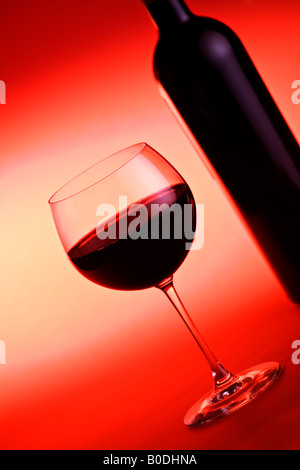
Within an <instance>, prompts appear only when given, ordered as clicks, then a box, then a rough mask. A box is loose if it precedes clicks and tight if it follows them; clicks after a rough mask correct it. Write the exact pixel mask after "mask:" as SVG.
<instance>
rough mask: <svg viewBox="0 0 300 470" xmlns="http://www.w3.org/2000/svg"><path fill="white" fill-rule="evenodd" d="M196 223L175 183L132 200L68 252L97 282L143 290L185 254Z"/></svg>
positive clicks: (186, 194)
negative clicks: (138, 199)
mask: <svg viewBox="0 0 300 470" xmlns="http://www.w3.org/2000/svg"><path fill="white" fill-rule="evenodd" d="M137 208H140V209H139V210H138V211H136V209H137ZM195 223H196V213H195V202H194V199H193V196H192V193H191V191H190V189H189V188H188V186H187V185H186V184H178V185H176V186H173V187H170V188H167V189H164V190H162V191H160V192H159V193H156V194H154V195H152V196H150V197H148V198H147V199H144V200H142V201H137V205H136V206H135V207H134V206H132V205H131V206H130V207H129V208H127V210H124V211H122V212H121V213H119V214H117V215H116V217H114V218H112V219H110V220H109V221H108V222H107V223H105V225H103V226H102V227H101V226H99V227H98V228H97V229H96V228H95V229H94V230H93V231H92V232H91V233H89V234H88V235H87V236H85V237H84V238H83V239H82V240H80V242H79V243H77V244H76V246H74V247H73V248H72V249H71V250H70V251H69V252H68V255H69V257H70V259H71V261H72V263H73V264H74V265H75V266H76V268H77V269H78V270H79V272H80V273H81V274H83V275H84V276H85V277H86V278H88V279H89V280H91V281H93V282H95V283H97V284H100V285H102V286H105V287H109V288H112V289H120V290H138V289H145V288H148V287H152V286H155V285H157V284H158V283H160V282H161V281H163V280H164V279H166V278H168V277H169V276H171V275H172V274H173V273H174V272H175V271H176V270H177V269H178V267H179V266H180V265H181V263H182V262H183V261H184V259H185V257H186V256H187V254H188V246H189V244H190V243H191V242H192V239H193V238H191V234H192V232H194V231H195ZM101 238H102V239H101Z"/></svg>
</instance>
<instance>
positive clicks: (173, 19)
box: [143, 0, 192, 30]
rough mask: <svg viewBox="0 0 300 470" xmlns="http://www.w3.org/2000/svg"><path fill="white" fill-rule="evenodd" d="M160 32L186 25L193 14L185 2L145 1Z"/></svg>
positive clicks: (178, 0) (179, 0)
mask: <svg viewBox="0 0 300 470" xmlns="http://www.w3.org/2000/svg"><path fill="white" fill-rule="evenodd" d="M143 3H144V4H145V6H146V8H147V9H148V11H149V13H150V15H151V16H152V18H153V20H154V22H155V24H156V26H157V27H158V28H159V30H165V29H169V28H170V27H173V26H176V25H178V24H182V23H186V22H187V21H188V20H189V19H190V18H191V17H192V13H191V12H190V10H189V9H188V7H187V6H186V4H185V3H184V1H183V0H143Z"/></svg>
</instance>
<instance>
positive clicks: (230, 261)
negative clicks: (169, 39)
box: [0, 0, 300, 450]
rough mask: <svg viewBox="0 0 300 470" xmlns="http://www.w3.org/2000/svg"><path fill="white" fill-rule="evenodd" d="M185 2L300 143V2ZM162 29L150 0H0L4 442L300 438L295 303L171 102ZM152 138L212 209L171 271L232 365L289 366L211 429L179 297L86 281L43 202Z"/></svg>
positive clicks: (204, 442) (213, 443) (126, 445)
mask: <svg viewBox="0 0 300 470" xmlns="http://www.w3.org/2000/svg"><path fill="white" fill-rule="evenodd" d="M3 3H4V4H3ZM187 3H188V5H189V6H190V8H191V9H192V11H194V12H195V13H198V14H202V15H207V16H213V17H215V18H217V19H219V20H222V21H224V22H226V23H227V24H228V25H229V26H231V27H232V28H233V29H234V30H235V31H236V32H237V33H238V34H239V36H240V37H241V39H242V41H243V42H244V44H245V45H246V48H247V49H248V52H249V53H250V55H251V57H252V58H253V60H254V62H255V64H256V65H257V67H258V69H259V70H260V72H261V74H262V76H263V78H264V80H265V81H266V83H267V85H268V87H269V89H270V91H271V93H272V94H273V96H274V97H275V100H276V101H277V103H278V105H279V107H280V109H281V110H282V112H283V114H284V116H285V117H286V119H287V122H288V123H289V125H290V127H291V129H292V130H293V132H294V134H295V136H296V138H297V139H298V141H299V140H300V105H299V106H297V105H294V104H293V103H292V101H291V95H292V91H293V90H292V88H291V84H292V82H293V81H294V80H297V79H299V78H300V69H299V58H300V52H299V47H298V44H299V23H298V19H299V17H300V4H299V2H298V1H296V0H286V1H274V0H273V1H267V0H244V1H243V0H228V1H226V2H224V1H223V0H215V1H214V2H209V1H204V0H203V1H200V0H190V1H188V2H187ZM156 40H157V32H156V30H155V29H154V27H153V24H152V22H151V20H150V18H149V16H148V14H147V12H146V10H145V7H144V6H143V5H142V2H141V1H139V0H126V1H124V0H115V1H113V2H107V1H99V0H97V1H96V0H87V1H86V2H81V1H80V2H79V1H74V0H73V1H71V0H64V1H63V2H61V1H58V0H54V1H52V2H48V3H46V4H45V3H42V2H38V1H36V0H28V1H27V2H20V1H16V0H15V1H14V0H13V1H10V2H2V4H1V32H0V45H1V48H0V51H1V52H0V65H1V68H0V79H1V80H4V81H5V83H6V86H7V104H6V105H1V107H0V136H1V150H0V152H1V154H0V155H1V160H0V165H1V172H0V191H1V226H0V227H1V228H0V230H1V248H2V252H1V266H2V268H1V271H0V276H1V283H0V286H1V287H0V289H1V292H0V305H1V313H0V322H1V323H0V339H1V340H3V341H5V343H6V348H7V358H6V360H7V364H6V365H1V366H0V383H1V386H0V410H1V411H0V415H1V419H0V448H1V449H148V450H151V449H269V448H270V449H299V448H300V432H299V425H298V423H299V421H300V402H299V392H300V385H299V383H300V382H299V375H300V365H299V366H298V367H297V366H295V365H293V364H292V362H291V355H292V349H291V344H292V342H293V341H294V340H296V339H300V332H299V327H300V311H299V308H297V307H296V306H294V305H292V304H291V303H290V302H289V301H288V300H287V299H286V296H285V293H284V292H283V290H282V288H281V286H280V285H279V283H278V281H277V279H276V278H275V276H274V274H273V273H272V272H271V270H270V268H269V267H268V265H267V263H266V261H265V260H264V258H263V256H262V254H261V253H260V251H259V250H258V248H257V247H256V245H255V243H254V242H253V240H252V239H251V237H250V236H249V234H248V232H247V230H246V229H245V227H244V224H243V222H242V221H241V220H240V218H239V216H238V215H237V214H236V212H235V210H234V208H233V207H232V206H231V204H230V202H229V201H228V200H227V198H226V197H225V196H224V194H223V192H222V191H221V189H220V188H219V187H218V185H217V184H216V182H215V181H214V180H213V179H212V178H211V176H210V175H209V174H208V172H207V170H206V169H205V167H204V165H203V164H202V162H201V160H200V159H199V158H198V155H197V153H196V152H195V150H194V149H193V147H192V146H191V144H190V142H189V141H188V140H187V138H186V136H185V134H184V133H183V131H182V130H181V128H180V127H179V125H178V123H177V122H176V120H175V119H174V117H173V116H172V114H171V112H170V111H169V109H168V108H167V106H166V105H165V104H164V102H163V101H162V99H161V97H160V95H159V93H158V89H157V84H156V83H155V81H154V77H153V72H152V56H153V51H154V47H155V43H156ZM216 92H217V90H216ZM139 141H146V142H148V143H149V144H150V145H152V146H153V147H154V148H156V149H157V150H158V151H160V152H161V153H162V154H163V155H164V156H165V157H166V158H167V159H168V160H169V161H170V162H171V163H173V164H174V166H175V167H176V168H177V169H178V170H179V171H180V172H181V173H182V175H183V176H184V178H185V179H186V180H187V181H188V182H189V184H190V186H191V188H192V191H193V193H194V195H195V198H196V202H197V203H200V204H205V246H204V248H203V249H202V250H201V251H193V252H191V253H190V254H189V256H188V258H187V260H186V261H185V263H184V264H183V265H182V267H181V268H180V269H179V271H178V272H177V274H176V276H175V283H176V286H177V290H178V291H179V293H180V295H181V296H182V299H183V301H184V302H185V304H186V306H187V308H188V309H189V310H190V312H191V314H192V316H193V318H194V320H195V322H196V323H197V324H198V326H199V328H200V330H201V332H202V333H203V335H204V337H205V338H206V340H207V342H208V343H209V344H210V345H211V347H212V349H213V350H214V351H215V353H216V355H217V356H218V357H220V359H221V361H222V362H223V363H224V365H225V366H227V367H228V368H229V369H232V370H233V371H239V370H240V369H244V368H246V367H248V366H251V365H253V364H255V363H258V362H264V361H269V360H279V361H282V362H283V363H284V364H285V365H286V371H285V374H284V376H283V377H282V378H281V380H280V381H279V382H278V383H277V384H276V386H274V387H273V388H272V389H270V390H269V391H268V392H267V393H266V394H265V395H264V396H263V397H261V398H260V399H259V400H257V401H254V402H253V403H252V404H251V405H249V406H248V407H246V408H244V409H243V410H241V411H239V412H238V413H237V414H236V415H232V416H231V417H228V418H227V419H225V420H223V421H222V422H219V423H217V424H214V425H211V426H209V427H206V428H203V429H196V430H190V429H187V428H186V427H185V426H184V424H183V416H184V414H185V412H186V411H187V409H188V408H189V407H190V406H191V405H192V404H193V403H194V401H196V400H197V399H198V398H199V397H200V395H201V394H202V393H205V392H206V391H207V389H209V388H210V387H211V385H212V384H211V378H210V371H209V368H208V366H207V365H206V363H205V361H204V359H203V357H202V355H201V353H200V351H198V349H197V346H196V344H194V342H193V340H192V338H191V337H190V335H189V333H188V331H187V330H186V328H185V327H184V325H183V323H182V321H181V320H180V319H179V317H178V316H177V315H176V313H175V311H173V309H172V307H171V305H169V303H168V302H167V300H166V299H165V298H164V297H163V295H162V294H161V293H160V292H158V291H157V290H155V289H150V290H147V291H141V292H117V291H111V290H106V289H104V288H101V287H98V286H96V285H94V284H92V283H90V282H88V281H87V280H86V279H84V278H83V277H81V276H80V275H79V274H78V273H77V272H76V271H75V270H74V268H73V267H72V266H71V264H70V263H69V262H68V260H67V258H66V256H65V254H64V252H63V250H62V248H61V246H60V244H59V241H58V238H57V235H56V233H55V230H54V226H53V223H52V220H51V216H50V211H49V208H48V206H47V201H48V199H49V197H50V196H51V194H52V193H53V192H54V191H55V190H56V189H58V188H59V187H60V186H61V185H62V184H63V183H65V181H66V180H68V179H69V178H70V177H72V176H74V175H75V174H77V173H78V172H79V171H81V170H83V169H85V168H86V167H87V166H89V165H90V164H92V163H95V162H96V161H97V160H99V159H100V158H102V157H105V156H107V155H109V154H111V153H113V152H115V151H117V150H119V149H120V148H123V147H125V146H127V145H130V144H133V143H135V142H139Z"/></svg>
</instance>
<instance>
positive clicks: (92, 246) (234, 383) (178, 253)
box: [49, 143, 282, 426]
mask: <svg viewBox="0 0 300 470" xmlns="http://www.w3.org/2000/svg"><path fill="white" fill-rule="evenodd" d="M120 201H123V205H122V204H121V203H120ZM124 201H126V204H125V206H124ZM49 203H50V207H51V211H52V216H53V220H54V223H55V226H56V229H57V232H58V234H59V237H60V240H61V242H62V245H63V247H64V249H65V251H66V253H67V254H68V257H69V259H70V260H71V262H72V263H73V265H74V266H75V267H76V268H77V270H78V271H79V272H80V273H81V274H82V275H83V276H85V277H86V278H87V279H89V280H91V281H93V282H95V283H96V284H99V285H100V286H105V287H108V288H111V289H121V290H138V289H146V288H150V287H157V288H158V289H160V290H161V291H162V292H164V293H165V294H166V296H167V297H168V299H169V300H170V301H171V303H172V304H173V306H174V307H175V309H176V311H177V312H178V313H179V315H180V317H181V318H182V320H183V321H184V323H185V324H186V326H187V327H188V329H189V331H190V332H191V334H192V336H193V337H194V339H195V340H196V342H197V344H198V346H199V347H200V349H201V351H202V353H203V354H204V356H205V358H206V360H207V362H208V364H209V366H210V368H211V373H212V379H213V390H212V391H211V392H209V393H208V394H207V395H206V396H204V397H202V398H201V399H200V400H199V401H198V402H197V403H196V404H195V405H194V406H193V407H192V408H191V409H190V410H189V411H188V413H187V414H186V416H185V418H184V422H185V424H186V425H188V426H195V425H203V424H208V423H210V422H212V421H214V420H215V419H219V418H221V417H223V416H226V415H228V414H230V413H232V412H234V411H236V410H238V409H239V408H241V407H242V406H244V405H246V404H247V403H249V402H250V401H251V400H252V399H253V398H255V397H256V396H258V395H259V394H261V393H262V392H263V391H264V390H266V388H268V387H269V386H270V385H271V384H273V383H274V382H275V381H276V380H277V378H278V377H279V376H280V373H281V371H282V368H281V365H280V364H279V363H277V362H268V363H264V364H260V365H257V366H255V367H251V368H249V369H247V370H246V371H244V372H242V373H240V374H237V375H236V374H233V373H231V372H229V371H228V370H227V369H225V368H224V367H223V366H222V365H221V364H220V362H219V361H218V360H217V358H216V357H215V356H214V354H213V353H212V351H211V350H210V348H209V347H208V346H207V344H206V342H205V341H204V340H203V338H202V336H201V335H200V333H199V331H198V329H197V327H196V325H195V323H194V322H193V320H192V319H191V317H190V316H189V314H188V312H187V310H186V309H185V307H184V305H183V304H182V302H181V300H180V298H179V296H178V294H177V292H176V290H175V288H174V285H173V275H174V273H175V272H176V271H177V269H178V268H179V267H180V265H181V264H182V262H183V261H184V259H185V258H186V256H187V254H188V252H189V249H190V247H191V243H192V241H193V238H194V235H195V228H196V204H195V201H194V198H193V195H192V192H191V190H190V188H189V186H188V185H187V183H186V181H185V180H184V179H183V178H182V176H181V175H180V174H179V173H178V172H177V171H176V169H175V168H174V167H173V166H172V165H171V164H170V163H169V162H168V161H167V160H166V159H165V158H163V157H162V156H161V155H160V154H159V153H157V152H156V151H155V150H154V149H152V148H151V147H150V146H149V145H147V144H145V143H140V144H136V145H132V146H130V147H128V148H126V149H123V150H121V151H120V152H117V153H116V154H114V155H112V156H111V157H108V158H106V159H104V160H102V161H100V162H98V163H97V164H96V165H94V166H92V167H91V168H89V169H87V170H86V171H84V172H83V173H81V174H80V175H78V176H77V177H75V178H73V179H72V180H71V181H69V182H68V183H67V184H65V185H64V186H63V187H62V188H61V189H60V190H58V191H57V192H56V193H55V194H54V195H53V196H52V197H51V198H50V200H49ZM99 207H100V208H101V209H103V207H105V208H110V209H111V208H115V209H116V210H115V211H114V214H113V215H112V214H111V213H110V212H109V211H107V214H106V215H103V214H104V213H105V211H102V210H101V211H100V212H101V215H102V216H103V218H102V219H101V221H100V222H99V220H97V215H99V211H98V209H99ZM117 208H118V210H117ZM109 214H110V215H109Z"/></svg>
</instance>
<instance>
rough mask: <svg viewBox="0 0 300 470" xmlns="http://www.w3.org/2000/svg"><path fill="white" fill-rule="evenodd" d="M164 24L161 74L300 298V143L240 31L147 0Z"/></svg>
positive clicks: (163, 0)
mask: <svg viewBox="0 0 300 470" xmlns="http://www.w3.org/2000/svg"><path fill="white" fill-rule="evenodd" d="M143 3H144V4H145V6H146V7H147V9H148V11H149V13H150V15H151V17H152V19H153V20H154V22H155V24H156V25H157V27H158V29H159V39H158V43H157V45H156V49H155V53H154V74H155V77H156V79H157V81H158V82H159V84H160V86H161V87H162V88H163V90H164V92H165V93H166V94H167V96H168V99H169V101H170V103H171V106H173V107H174V108H175V109H176V112H177V113H178V115H179V116H180V119H181V121H183V123H184V125H185V127H186V128H187V129H188V130H189V132H190V134H191V136H192V138H193V140H194V141H195V142H196V145H197V147H198V149H199V153H200V154H202V156H203V155H204V159H205V160H206V162H207V163H208V166H210V167H211V168H212V169H213V171H214V173H215V174H216V177H217V179H218V180H219V181H220V183H221V184H222V186H223V187H224V189H225V191H226V192H227V193H228V194H229V196H230V198H231V200H232V201H233V202H234V204H235V206H236V207H237V209H238V210H239V211H240V213H241V215H242V216H243V218H244V220H245V221H246V225H248V227H249V229H250V231H252V234H253V235H254V239H256V240H257V242H258V245H259V246H260V247H261V249H262V252H263V253H264V254H265V256H266V258H267V259H268V260H269V263H270V265H271V266H272V267H273V269H274V271H275V273H276V274H277V276H278V278H279V280H280V281H281V283H282V285H283V287H284V288H285V290H286V292H287V294H288V296H289V298H290V299H291V300H292V301H294V302H295V303H298V304H299V303H300V148H299V144H298V143H297V141H296V139H295V137H294V136H293V134H292V132H291V130H290V129H289V127H288V125H287V123H286V122H285V120H284V118H283V116H282V114H281V112H280V111H279V109H278V107H277V105H276V104H275V102H274V100H273V98H272V96H271V94H270V92H269V91H268V89H267V87H266V85H265V83H264V81H263V80H262V78H261V76H260V75H259V73H258V71H257V69H256V67H255V66H254V64H253V62H252V60H251V59H250V57H249V55H248V53H247V51H246V49H245V47H244V46H243V44H242V42H241V40H240V39H239V38H238V36H237V35H236V34H235V33H234V32H233V31H232V29H230V28H229V27H228V26H227V25H225V24H223V23H222V22H220V21H218V20H215V19H213V18H208V17H201V16H196V15H195V14H193V13H192V12H191V11H190V10H189V8H188V7H187V5H186V4H185V3H184V2H183V1H182V0H143Z"/></svg>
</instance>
